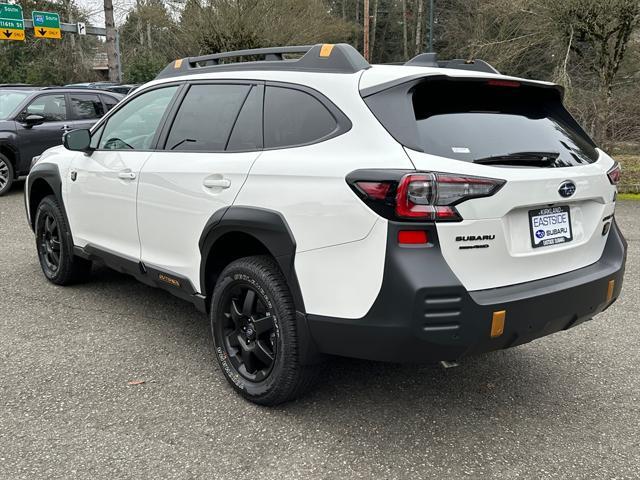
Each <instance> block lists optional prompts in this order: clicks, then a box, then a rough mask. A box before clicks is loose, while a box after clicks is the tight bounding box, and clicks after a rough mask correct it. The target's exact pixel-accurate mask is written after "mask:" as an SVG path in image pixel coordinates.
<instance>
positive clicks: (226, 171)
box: [138, 82, 264, 290]
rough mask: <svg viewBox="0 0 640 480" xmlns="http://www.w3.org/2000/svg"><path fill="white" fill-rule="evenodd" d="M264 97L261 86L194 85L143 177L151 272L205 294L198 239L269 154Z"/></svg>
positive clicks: (144, 238)
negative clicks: (265, 139) (176, 278)
mask: <svg viewBox="0 0 640 480" xmlns="http://www.w3.org/2000/svg"><path fill="white" fill-rule="evenodd" d="M263 92H264V86H263V85H262V84H261V83H259V82H217V83H211V82H209V83H194V84H192V85H190V87H189V89H188V90H187V91H186V93H185V95H184V97H183V99H182V101H181V102H180V104H179V106H177V108H176V113H175V117H174V119H173V121H171V122H168V123H167V127H166V128H165V133H164V135H163V140H162V143H163V145H162V147H161V149H160V150H159V151H156V152H154V153H153V154H152V156H151V158H150V159H149V161H147V162H146V164H145V166H144V168H143V169H142V172H141V176H140V185H139V190H138V192H139V193H138V225H139V231H140V242H141V246H142V255H141V258H142V261H143V262H144V263H145V265H147V266H149V267H152V268H153V267H155V268H158V269H160V270H163V271H166V272H170V273H173V274H176V275H179V276H182V277H186V278H189V279H191V280H192V283H193V286H194V288H195V289H196V290H198V288H199V267H200V250H199V247H198V240H199V239H200V236H201V234H202V232H203V230H204V227H205V225H206V223H207V221H208V220H209V218H210V217H211V216H212V215H213V214H214V213H215V212H216V211H218V210H220V209H222V208H225V207H228V206H229V205H231V204H232V203H233V201H234V199H235V197H236V195H237V194H238V192H239V191H240V188H241V187H242V185H243V184H244V181H245V179H246V177H247V174H248V173H249V170H250V168H251V165H252V164H253V162H254V161H255V160H256V158H257V157H258V156H259V154H260V151H261V149H262V103H263Z"/></svg>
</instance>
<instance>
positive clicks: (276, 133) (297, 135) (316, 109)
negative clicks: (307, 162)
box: [264, 87, 338, 148]
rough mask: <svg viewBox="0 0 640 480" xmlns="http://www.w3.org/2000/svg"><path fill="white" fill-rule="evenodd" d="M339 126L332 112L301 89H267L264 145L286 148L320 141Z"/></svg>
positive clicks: (266, 146)
mask: <svg viewBox="0 0 640 480" xmlns="http://www.w3.org/2000/svg"><path fill="white" fill-rule="evenodd" d="M337 127H338V123H337V122H336V119H335V118H334V117H333V115H332V114H331V112H329V110H327V108H326V107H325V106H324V105H323V104H322V103H320V101H318V100H317V99H315V98H314V97H312V96H311V95H309V94H308V93H305V92H303V91H301V90H294V89H292V88H283V87H267V90H266V94H265V101H264V146H265V148H283V147H293V146H296V145H304V144H307V143H312V142H314V141H317V140H320V139H322V138H323V137H326V136H327V135H329V134H331V133H333V132H334V131H335V130H336V128H337Z"/></svg>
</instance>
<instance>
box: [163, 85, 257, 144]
mask: <svg viewBox="0 0 640 480" xmlns="http://www.w3.org/2000/svg"><path fill="white" fill-rule="evenodd" d="M250 88H251V87H250V86H249V85H223V84H214V85H192V86H191V88H189V91H188V92H187V95H186V96H185V97H184V100H183V101H182V105H180V110H178V114H177V115H176V118H175V120H174V122H173V125H172V126H171V131H170V132H169V136H168V138H167V142H166V143H165V150H176V151H196V152H197V151H206V152H222V151H224V149H225V147H226V145H227V140H228V139H229V134H230V133H231V129H232V128H233V125H234V123H235V121H236V119H237V118H238V112H239V111H240V108H241V107H242V105H243V103H244V101H245V99H246V98H247V94H248V93H249V89H250Z"/></svg>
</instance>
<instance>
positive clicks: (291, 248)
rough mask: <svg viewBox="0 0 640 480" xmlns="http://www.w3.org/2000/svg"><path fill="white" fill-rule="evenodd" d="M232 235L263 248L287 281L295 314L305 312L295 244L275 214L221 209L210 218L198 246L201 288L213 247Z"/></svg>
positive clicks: (279, 215)
mask: <svg viewBox="0 0 640 480" xmlns="http://www.w3.org/2000/svg"><path fill="white" fill-rule="evenodd" d="M232 232H240V233H245V234H248V235H251V236H252V237H254V238H255V239H256V240H258V241H259V242H260V243H262V244H263V245H264V246H265V247H266V249H267V250H268V251H269V253H270V254H271V255H272V256H273V257H274V258H275V259H276V261H277V262H278V266H279V267H280V269H281V270H282V273H283V274H284V276H285V278H286V279H287V283H288V284H289V288H290V289H291V293H292V295H293V299H294V302H295V307H296V310H297V311H299V312H304V311H305V310H304V302H303V300H302V294H301V292H300V286H299V284H298V279H297V277H296V273H295V267H294V260H295V254H296V241H295V239H294V237H293V233H292V232H291V229H290V228H289V225H288V224H287V222H286V220H285V219H284V217H283V216H282V215H281V214H280V213H279V212H276V211H274V210H268V209H265V208H259V207H243V206H231V207H227V208H223V209H220V210H218V211H217V212H215V213H214V214H213V215H212V216H211V218H210V219H209V220H208V221H207V224H206V225H205V228H204V231H203V232H202V235H201V236H200V240H199V242H198V246H199V247H200V254H201V256H202V258H201V263H200V285H201V286H204V285H206V282H207V272H206V266H207V261H208V260H209V256H210V255H212V254H214V253H213V251H212V247H213V245H214V244H215V243H216V241H217V240H218V239H220V238H221V237H222V236H223V235H225V234H227V233H232ZM202 293H206V292H202Z"/></svg>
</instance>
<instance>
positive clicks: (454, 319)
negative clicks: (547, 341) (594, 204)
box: [308, 223, 627, 362]
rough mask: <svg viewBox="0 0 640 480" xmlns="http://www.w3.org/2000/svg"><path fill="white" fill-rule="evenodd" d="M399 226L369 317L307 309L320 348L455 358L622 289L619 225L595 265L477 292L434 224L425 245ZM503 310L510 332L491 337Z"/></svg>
mask: <svg viewBox="0 0 640 480" xmlns="http://www.w3.org/2000/svg"><path fill="white" fill-rule="evenodd" d="M412 227H418V226H417V225H413V226H412ZM400 228H401V227H400V226H399V225H398V224H394V223H389V233H388V240H387V257H386V261H385V271H384V280H383V283H382V288H381V291H380V293H379V295H378V298H377V299H376V301H375V303H374V305H373V306H372V308H371V310H370V311H369V312H368V313H367V315H365V317H363V318H361V319H340V318H328V317H321V316H316V315H308V324H309V328H310V331H311V335H312V337H313V339H314V341H315V342H316V345H317V347H318V349H319V350H320V351H321V352H324V353H328V354H335V355H344V356H349V357H356V358H363V359H369V360H381V361H390V362H427V361H438V360H457V359H459V358H461V357H464V356H467V355H471V354H476V353H481V352H488V351H492V350H499V349H504V348H509V347H513V346H516V345H521V344H523V343H527V342H530V341H531V340H534V339H536V338H540V337H543V336H545V335H549V334H551V333H554V332H558V331H560V330H566V329H568V328H571V327H574V326H576V325H579V324H580V323H582V322H584V321H586V320H590V319H591V318H592V317H593V316H594V315H597V314H598V313H600V312H602V311H603V310H605V309H606V308H608V307H609V306H610V305H611V304H612V303H613V302H614V301H615V300H616V298H617V297H618V296H619V294H620V290H621V289H622V280H623V276H624V266H625V260H626V250H627V245H626V242H625V240H624V238H623V237H622V235H621V233H620V231H619V229H618V227H617V225H615V223H614V225H613V227H612V229H611V232H610V234H609V238H608V240H607V243H606V246H605V249H604V252H603V254H602V257H601V258H600V260H598V262H596V263H594V264H593V265H590V266H588V267H584V268H581V269H578V270H575V271H572V272H568V273H565V274H562V275H557V276H554V277H550V278H545V279H541V280H536V281H532V282H527V283H523V284H518V285H513V286H508V287H501V288H495V289H490V290H482V291H474V292H468V291H467V290H466V289H465V288H464V287H463V286H462V285H461V284H460V282H459V280H458V279H457V278H456V277H455V275H454V274H453V272H452V271H451V270H450V268H449V267H448V265H447V264H446V262H445V260H444V258H443V257H442V253H441V252H440V249H439V248H438V247H437V232H436V230H435V228H434V227H433V226H429V225H424V226H422V227H419V228H424V229H426V230H428V232H429V238H430V239H432V241H433V242H434V246H431V247H427V248H406V247H400V246H398V245H397V240H396V239H397V232H398V230H399V229H400ZM426 266H428V268H427V267H426ZM612 280H613V281H614V283H613V284H612V283H610V282H611V281H612ZM611 287H612V289H611ZM499 311H505V312H506V317H505V323H504V331H503V332H502V333H501V334H500V335H499V336H496V337H495V338H492V337H491V324H492V318H493V313H494V312H499Z"/></svg>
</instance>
